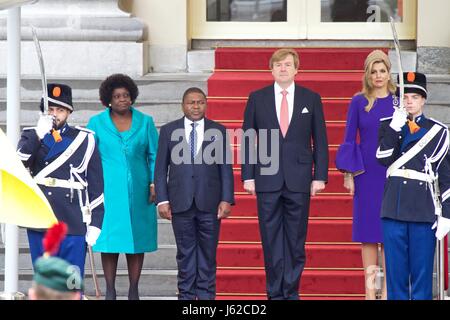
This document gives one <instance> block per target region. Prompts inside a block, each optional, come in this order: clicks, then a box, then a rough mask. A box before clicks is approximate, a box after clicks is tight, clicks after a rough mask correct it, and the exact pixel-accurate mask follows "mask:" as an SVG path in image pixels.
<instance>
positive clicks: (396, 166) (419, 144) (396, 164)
mask: <svg viewBox="0 0 450 320" xmlns="http://www.w3.org/2000/svg"><path fill="white" fill-rule="evenodd" d="M441 128H442V127H441V126H439V125H437V124H435V125H433V127H431V129H430V131H428V132H427V133H426V134H425V135H424V136H423V137H422V139H420V140H419V141H418V142H417V143H416V144H415V145H414V147H412V148H411V149H409V150H408V151H407V152H406V153H405V154H404V155H402V156H401V157H400V158H398V159H397V161H395V162H394V163H393V164H391V166H390V167H389V168H388V169H387V172H386V177H389V176H391V174H392V172H394V171H396V170H397V169H399V168H401V167H402V166H403V165H404V164H405V163H407V162H408V161H409V160H411V159H412V158H414V157H415V156H416V155H417V154H418V153H419V152H420V151H421V150H422V149H423V148H425V146H426V145H427V144H428V143H429V142H430V141H431V140H432V139H433V138H434V137H435V136H436V135H437V134H438V132H439V131H440V130H441Z"/></svg>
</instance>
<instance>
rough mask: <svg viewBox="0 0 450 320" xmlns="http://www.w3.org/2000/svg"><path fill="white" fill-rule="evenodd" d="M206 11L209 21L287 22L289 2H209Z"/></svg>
mask: <svg viewBox="0 0 450 320" xmlns="http://www.w3.org/2000/svg"><path fill="white" fill-rule="evenodd" d="M195 1H198V0H195ZM206 10H207V12H206V17H207V21H246V22H283V21H287V0H207V9H206Z"/></svg>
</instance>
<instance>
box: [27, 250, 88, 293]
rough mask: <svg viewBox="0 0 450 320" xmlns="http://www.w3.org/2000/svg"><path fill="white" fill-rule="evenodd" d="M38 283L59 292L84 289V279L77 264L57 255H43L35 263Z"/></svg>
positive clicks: (35, 277) (35, 278)
mask: <svg viewBox="0 0 450 320" xmlns="http://www.w3.org/2000/svg"><path fill="white" fill-rule="evenodd" d="M33 280H34V281H35V282H36V284H38V285H41V286H44V287H47V288H50V289H53V290H55V291H59V292H76V291H80V290H81V291H82V290H83V289H84V288H83V280H82V279H81V276H80V272H79V270H78V269H77V267H76V266H73V265H71V264H69V263H68V262H67V261H65V260H63V259H60V258H57V257H41V258H39V259H37V260H36V263H35V264H34V276H33Z"/></svg>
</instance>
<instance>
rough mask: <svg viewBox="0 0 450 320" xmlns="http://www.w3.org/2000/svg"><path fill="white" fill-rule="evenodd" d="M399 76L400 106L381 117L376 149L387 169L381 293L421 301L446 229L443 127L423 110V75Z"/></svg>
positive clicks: (448, 207) (449, 173)
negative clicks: (384, 290) (401, 81)
mask: <svg viewBox="0 0 450 320" xmlns="http://www.w3.org/2000/svg"><path fill="white" fill-rule="evenodd" d="M403 77H404V83H405V85H404V87H405V98H404V105H405V109H404V110H402V109H397V110H396V111H395V112H394V115H393V117H391V118H387V119H382V120H381V121H382V123H381V126H380V131H379V149H378V151H377V158H378V160H379V161H380V163H381V164H383V165H385V166H387V167H389V168H388V170H387V181H386V185H385V190H384V197H383V204H382V209H381V217H382V221H383V234H384V247H385V254H386V273H387V291H388V299H390V300H409V299H413V300H426V299H432V289H433V285H432V284H433V264H434V253H435V245H436V238H438V239H439V240H441V239H442V238H443V237H444V236H445V235H446V234H447V233H448V232H449V230H450V156H449V154H448V148H449V131H448V128H447V127H446V126H445V125H444V124H442V123H440V122H438V121H436V120H433V119H431V118H426V117H425V115H424V114H423V107H424V104H425V102H426V98H427V89H426V77H425V75H424V74H421V73H415V72H409V73H404V75H403ZM436 227H437V230H436V233H435V232H434V231H433V230H432V229H434V228H436Z"/></svg>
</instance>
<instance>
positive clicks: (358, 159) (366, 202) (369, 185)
mask: <svg viewBox="0 0 450 320" xmlns="http://www.w3.org/2000/svg"><path fill="white" fill-rule="evenodd" d="M367 104H368V101H367V99H366V98H365V97H364V96H363V95H356V96H354V97H353V99H352V101H351V103H350V109H349V111H348V116H347V127H346V130H345V141H344V143H343V144H342V145H341V146H340V147H339V150H338V152H337V155H336V168H338V169H339V170H341V171H346V172H352V173H354V174H355V175H356V176H355V178H354V181H355V195H354V197H353V237H352V239H353V241H355V242H363V243H382V242H383V236H382V230H381V218H380V211H381V202H382V200H383V191H384V183H385V181H386V167H383V166H382V165H381V164H379V163H378V161H377V159H376V156H375V154H376V151H377V148H378V128H379V127H380V119H383V118H386V117H391V116H392V114H393V112H394V108H393V106H394V105H397V104H398V99H397V98H396V97H395V96H392V95H388V96H387V97H385V98H381V99H380V98H379V99H377V100H376V101H375V104H374V106H373V108H372V110H370V112H366V111H365V107H366V106H367ZM358 132H359V142H360V143H359V144H358V143H357V134H358Z"/></svg>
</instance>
